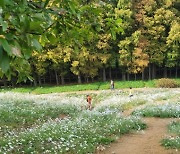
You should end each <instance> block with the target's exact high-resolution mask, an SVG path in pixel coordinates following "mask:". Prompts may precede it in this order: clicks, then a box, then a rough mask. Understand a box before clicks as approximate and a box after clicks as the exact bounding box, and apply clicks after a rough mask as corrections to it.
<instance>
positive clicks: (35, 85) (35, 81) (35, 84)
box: [33, 78, 37, 87]
mask: <svg viewBox="0 0 180 154" xmlns="http://www.w3.org/2000/svg"><path fill="white" fill-rule="evenodd" d="M33 83H34V87H37V80H36V78H34V80H33Z"/></svg>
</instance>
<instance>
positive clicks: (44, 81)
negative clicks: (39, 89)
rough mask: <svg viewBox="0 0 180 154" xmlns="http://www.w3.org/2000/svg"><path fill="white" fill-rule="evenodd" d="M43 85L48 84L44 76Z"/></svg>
mask: <svg viewBox="0 0 180 154" xmlns="http://www.w3.org/2000/svg"><path fill="white" fill-rule="evenodd" d="M43 83H44V84H46V78H45V76H43Z"/></svg>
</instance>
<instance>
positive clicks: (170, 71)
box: [169, 68, 172, 78]
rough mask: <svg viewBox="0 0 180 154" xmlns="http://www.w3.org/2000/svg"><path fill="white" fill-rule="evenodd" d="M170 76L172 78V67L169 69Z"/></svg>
mask: <svg viewBox="0 0 180 154" xmlns="http://www.w3.org/2000/svg"><path fill="white" fill-rule="evenodd" d="M169 76H170V78H171V77H172V70H171V68H170V70H169Z"/></svg>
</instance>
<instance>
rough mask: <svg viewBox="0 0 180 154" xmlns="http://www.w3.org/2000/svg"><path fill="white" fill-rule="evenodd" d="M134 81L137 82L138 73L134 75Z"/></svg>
mask: <svg viewBox="0 0 180 154" xmlns="http://www.w3.org/2000/svg"><path fill="white" fill-rule="evenodd" d="M134 80H135V81H136V80H137V74H136V73H135V74H134Z"/></svg>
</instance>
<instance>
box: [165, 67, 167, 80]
mask: <svg viewBox="0 0 180 154" xmlns="http://www.w3.org/2000/svg"><path fill="white" fill-rule="evenodd" d="M164 78H167V67H164Z"/></svg>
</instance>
